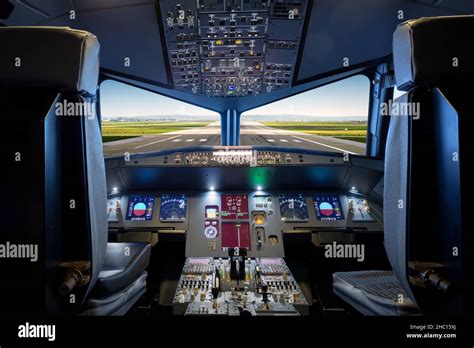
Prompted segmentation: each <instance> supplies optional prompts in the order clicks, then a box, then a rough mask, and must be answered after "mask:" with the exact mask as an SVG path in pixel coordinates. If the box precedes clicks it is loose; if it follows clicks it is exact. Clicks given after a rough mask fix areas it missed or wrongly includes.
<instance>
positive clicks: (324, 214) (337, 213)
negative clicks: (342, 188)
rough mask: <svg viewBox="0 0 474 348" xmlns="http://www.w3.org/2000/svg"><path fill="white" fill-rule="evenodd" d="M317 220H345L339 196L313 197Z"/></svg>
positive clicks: (318, 195) (322, 195)
mask: <svg viewBox="0 0 474 348" xmlns="http://www.w3.org/2000/svg"><path fill="white" fill-rule="evenodd" d="M313 202H314V210H316V218H317V219H318V220H322V221H325V220H326V221H339V220H344V214H343V212H342V208H341V202H340V200H339V195H333V194H316V195H314V196H313Z"/></svg>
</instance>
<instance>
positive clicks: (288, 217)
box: [278, 194, 309, 222]
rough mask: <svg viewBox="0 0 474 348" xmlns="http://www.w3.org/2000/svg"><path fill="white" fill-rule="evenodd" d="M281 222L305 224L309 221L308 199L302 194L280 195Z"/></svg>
mask: <svg viewBox="0 0 474 348" xmlns="http://www.w3.org/2000/svg"><path fill="white" fill-rule="evenodd" d="M278 200H279V201H280V214H281V220H282V221H285V222H305V221H308V220H309V215H308V205H307V204H306V197H305V196H304V195H302V194H292V195H279V196H278Z"/></svg>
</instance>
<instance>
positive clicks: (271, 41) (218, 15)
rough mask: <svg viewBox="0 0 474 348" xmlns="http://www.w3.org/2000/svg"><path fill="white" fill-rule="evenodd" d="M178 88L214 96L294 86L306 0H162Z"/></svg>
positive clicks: (237, 94)
mask: <svg viewBox="0 0 474 348" xmlns="http://www.w3.org/2000/svg"><path fill="white" fill-rule="evenodd" d="M160 9H161V17H162V21H163V28H164V31H165V38H166V46H167V50H168V58H169V70H170V72H171V75H172V79H173V85H174V88H176V89H178V90H182V91H186V92H189V93H193V94H202V95H207V96H210V97H238V96H249V95H260V94H264V93H270V92H272V91H274V90H278V89H284V88H289V87H291V83H292V79H293V74H294V67H295V63H296V57H297V53H298V48H299V43H300V39H301V33H302V30H303V23H304V16H305V12H306V0H289V1H278V0H274V1H270V0H182V1H180V2H176V1H160Z"/></svg>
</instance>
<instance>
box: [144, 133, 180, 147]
mask: <svg viewBox="0 0 474 348" xmlns="http://www.w3.org/2000/svg"><path fill="white" fill-rule="evenodd" d="M180 136H181V135H176V136H174V137H170V138H166V139H161V140H157V141H154V142H152V143H148V144H144V145H140V146H135V149H141V148H142V147H146V146H151V145H155V144H158V143H162V142H164V141H168V140H171V139H175V138H178V137H180Z"/></svg>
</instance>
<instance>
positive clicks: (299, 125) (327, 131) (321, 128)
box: [262, 122, 367, 143]
mask: <svg viewBox="0 0 474 348" xmlns="http://www.w3.org/2000/svg"><path fill="white" fill-rule="evenodd" d="M262 125H264V126H267V127H272V128H276V129H281V130H287V131H293V132H301V133H306V134H314V135H321V136H329V137H335V138H341V139H346V140H352V141H357V142H361V143H365V142H366V139H367V123H366V122H262Z"/></svg>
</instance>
